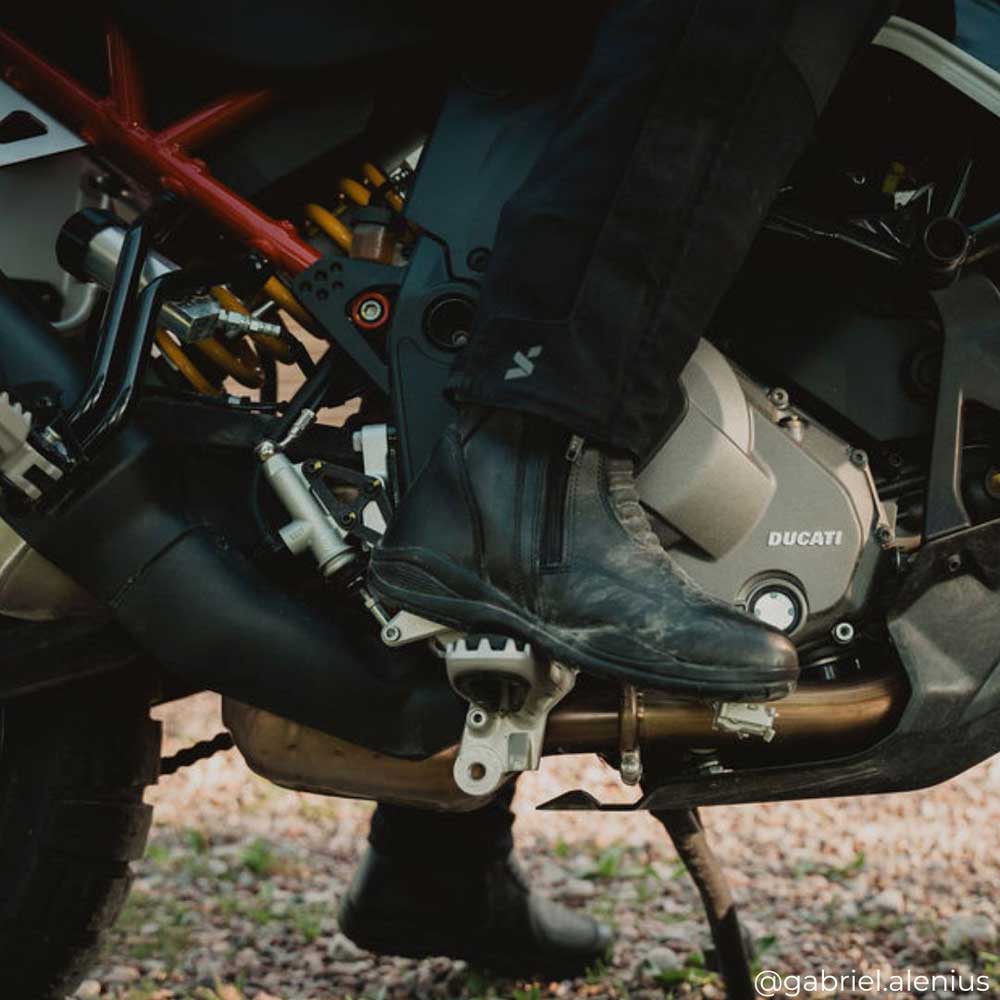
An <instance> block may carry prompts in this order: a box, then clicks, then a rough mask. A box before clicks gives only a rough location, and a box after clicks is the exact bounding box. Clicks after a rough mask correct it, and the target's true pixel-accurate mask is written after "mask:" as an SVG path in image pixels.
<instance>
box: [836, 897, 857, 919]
mask: <svg viewBox="0 0 1000 1000" xmlns="http://www.w3.org/2000/svg"><path fill="white" fill-rule="evenodd" d="M860 915H861V911H860V910H859V909H858V904H857V903H855V902H854V900H853V899H845V900H844V902H843V903H842V904H841V906H840V919H841V920H846V921H853V920H857V919H858V917H859V916H860Z"/></svg>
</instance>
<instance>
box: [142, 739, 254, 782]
mask: <svg viewBox="0 0 1000 1000" xmlns="http://www.w3.org/2000/svg"><path fill="white" fill-rule="evenodd" d="M235 745H236V744H235V743H234V742H233V738H232V736H231V735H230V734H229V733H218V734H217V735H216V736H213V737H212V738H211V739H210V740H201V741H199V742H198V743H195V744H193V745H192V746H189V747H187V748H185V749H184V750H178V751H177V753H175V754H172V755H171V756H170V757H164V758H162V760H161V761H160V776H161V777H163V776H164V775H167V774H173V773H174V772H175V771H179V770H180V769H181V768H182V767H190V766H191V765H192V764H197V763H198V761H200V760H208V758H209V757H214V756H215V755H216V754H217V753H221V752H222V751H223V750H231V749H232V748H233V747H234V746H235Z"/></svg>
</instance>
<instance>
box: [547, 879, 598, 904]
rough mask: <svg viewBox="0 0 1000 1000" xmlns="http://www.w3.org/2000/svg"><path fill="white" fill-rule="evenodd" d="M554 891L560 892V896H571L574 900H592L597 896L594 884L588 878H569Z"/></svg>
mask: <svg viewBox="0 0 1000 1000" xmlns="http://www.w3.org/2000/svg"><path fill="white" fill-rule="evenodd" d="M553 891H558V894H559V895H560V896H571V897H572V898H573V899H590V897H591V896H594V895H596V894H597V889H596V888H595V886H594V883H593V882H591V881H590V879H586V878H568V879H566V881H565V882H564V883H563V884H562V885H561V886H559V887H558V889H557V890H556V889H554V890H553Z"/></svg>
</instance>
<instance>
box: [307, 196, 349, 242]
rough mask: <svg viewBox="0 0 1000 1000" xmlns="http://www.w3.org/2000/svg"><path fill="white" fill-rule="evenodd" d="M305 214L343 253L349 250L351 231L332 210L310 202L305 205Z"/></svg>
mask: <svg viewBox="0 0 1000 1000" xmlns="http://www.w3.org/2000/svg"><path fill="white" fill-rule="evenodd" d="M306 216H307V218H309V219H310V220H312V221H313V222H314V223H315V224H316V225H317V226H319V228H320V229H322V230H323V232H324V233H326V235H327V236H329V237H330V239H331V240H333V242H334V243H336V244H337V246H339V247H340V249H341V250H343V251H344V252H345V253H350V252H351V241H352V239H353V238H352V236H351V231H350V229H348V228H347V226H345V225H344V223H342V222H341V221H340V219H338V218H337V217H336V216H335V215H334V214H333V212H330V211H328V210H327V209H325V208H324V207H323V206H322V205H317V204H315V202H310V203H309V204H308V205H306Z"/></svg>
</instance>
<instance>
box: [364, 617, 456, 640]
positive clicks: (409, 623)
mask: <svg viewBox="0 0 1000 1000" xmlns="http://www.w3.org/2000/svg"><path fill="white" fill-rule="evenodd" d="M456 634H457V633H456V632H455V630H454V629H453V628H451V627H450V626H448V625H442V624H441V623H440V622H432V621H430V620H429V619H427V618H421V617H420V615H415V614H414V613H413V612H412V611H397V612H396V614H394V615H393V616H392V618H390V619H389V620H388V621H387V622H386V623H385V624H384V625H383V626H382V641H383V642H384V643H385V644H386V645H387V646H409V645H410V643H413V642H420V640H421V639H434V638H437V637H438V636H442V637H443V636H455V635H456Z"/></svg>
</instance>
